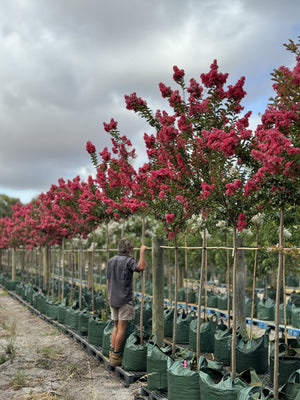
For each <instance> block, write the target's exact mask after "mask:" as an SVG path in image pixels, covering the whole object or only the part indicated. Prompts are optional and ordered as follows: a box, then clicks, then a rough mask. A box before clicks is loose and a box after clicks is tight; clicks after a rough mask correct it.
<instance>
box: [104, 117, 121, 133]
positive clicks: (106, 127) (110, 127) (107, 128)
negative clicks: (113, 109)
mask: <svg viewBox="0 0 300 400" xmlns="http://www.w3.org/2000/svg"><path fill="white" fill-rule="evenodd" d="M103 125H104V130H105V131H106V132H110V131H112V130H114V129H117V126H118V122H117V121H115V120H114V119H113V118H112V119H111V120H110V123H109V124H106V123H105V122H103Z"/></svg>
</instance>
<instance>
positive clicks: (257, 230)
mask: <svg viewBox="0 0 300 400" xmlns="http://www.w3.org/2000/svg"><path fill="white" fill-rule="evenodd" d="M258 233H259V229H258V226H257V227H256V247H258ZM257 265H258V249H256V250H255V254H254V267H253V283H252V301H251V325H250V339H251V340H252V337H253V316H254V298H255V281H256V269H257Z"/></svg>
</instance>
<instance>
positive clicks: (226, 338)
mask: <svg viewBox="0 0 300 400" xmlns="http://www.w3.org/2000/svg"><path fill="white" fill-rule="evenodd" d="M231 340H232V328H227V329H226V330H225V331H222V330H218V331H216V333H215V334H214V355H215V358H216V360H218V361H222V362H224V363H226V364H229V363H230V360H231Z"/></svg>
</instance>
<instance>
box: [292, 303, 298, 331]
mask: <svg viewBox="0 0 300 400" xmlns="http://www.w3.org/2000/svg"><path fill="white" fill-rule="evenodd" d="M291 319H292V326H293V327H294V328H300V307H299V306H297V305H295V304H293V305H292V316H291Z"/></svg>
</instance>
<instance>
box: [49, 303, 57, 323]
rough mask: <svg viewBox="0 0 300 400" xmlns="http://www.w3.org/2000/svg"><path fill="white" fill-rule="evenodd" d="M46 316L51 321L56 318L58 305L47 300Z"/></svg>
mask: <svg viewBox="0 0 300 400" xmlns="http://www.w3.org/2000/svg"><path fill="white" fill-rule="evenodd" d="M47 316H48V317H49V318H50V319H51V320H53V321H56V320H57V318H58V303H56V302H55V300H53V299H50V298H48V299H47Z"/></svg>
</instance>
